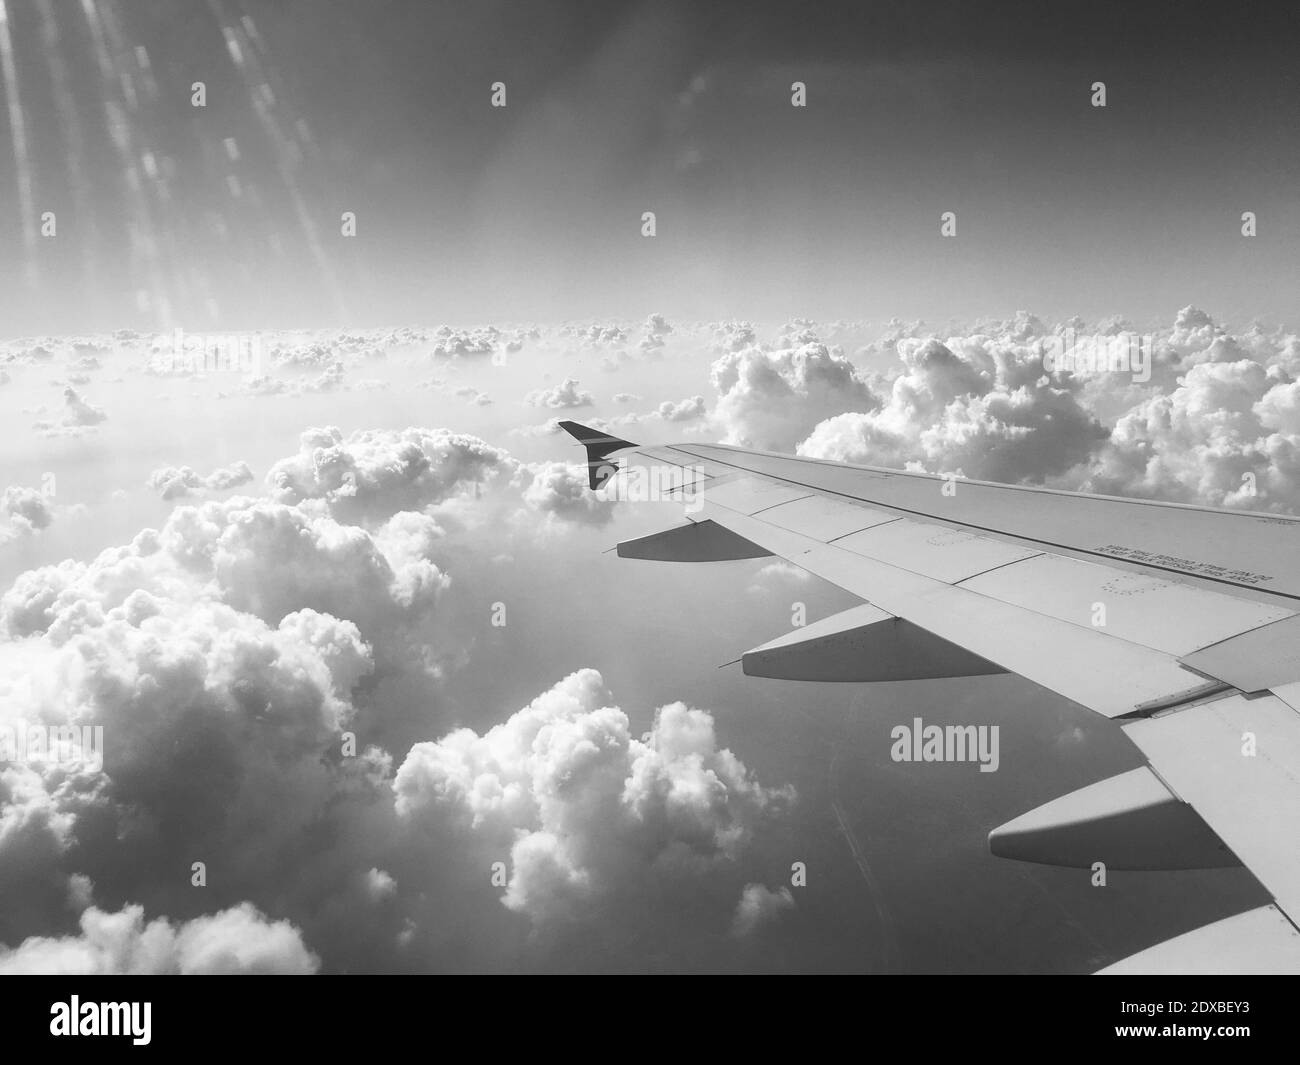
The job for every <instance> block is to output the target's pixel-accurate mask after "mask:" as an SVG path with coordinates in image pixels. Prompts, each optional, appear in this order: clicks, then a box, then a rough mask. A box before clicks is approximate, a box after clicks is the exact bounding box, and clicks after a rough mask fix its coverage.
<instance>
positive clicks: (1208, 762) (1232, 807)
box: [1124, 694, 1300, 916]
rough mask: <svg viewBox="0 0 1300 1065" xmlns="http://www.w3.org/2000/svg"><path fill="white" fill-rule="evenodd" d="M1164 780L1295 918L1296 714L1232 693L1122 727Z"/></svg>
mask: <svg viewBox="0 0 1300 1065" xmlns="http://www.w3.org/2000/svg"><path fill="white" fill-rule="evenodd" d="M1124 731H1125V732H1126V733H1127V734H1128V736H1129V738H1130V739H1131V740H1132V741H1133V742H1134V743H1136V744H1137V746H1138V748H1139V749H1140V750H1141V751H1142V753H1143V754H1145V755H1146V756H1147V760H1148V761H1150V763H1151V765H1152V767H1153V768H1154V769H1155V771H1156V772H1157V773H1159V774H1160V777H1161V779H1162V780H1164V782H1165V783H1166V784H1167V785H1168V786H1169V788H1170V789H1171V790H1173V791H1174V792H1175V793H1176V794H1177V795H1178V797H1179V798H1180V799H1182V800H1183V801H1184V802H1189V803H1191V804H1192V805H1193V806H1194V807H1196V811H1197V813H1199V814H1200V815H1201V817H1203V818H1204V819H1205V822H1206V823H1207V824H1208V825H1209V826H1210V827H1211V828H1212V829H1214V831H1215V832H1217V833H1218V834H1219V837H1220V838H1221V839H1222V840H1223V841H1224V843H1226V844H1227V845H1228V846H1229V847H1231V848H1232V850H1233V852H1234V853H1235V854H1236V855H1237V857H1238V858H1240V859H1241V861H1242V863H1243V864H1245V865H1247V866H1249V867H1250V870H1251V872H1252V873H1254V874H1255V876H1256V877H1258V878H1259V881H1260V883H1262V884H1263V885H1264V886H1265V887H1266V888H1267V889H1268V890H1269V892H1270V893H1271V894H1272V895H1273V897H1274V898H1275V899H1276V900H1277V903H1278V905H1279V906H1280V907H1281V908H1282V910H1283V911H1284V912H1285V913H1287V914H1289V915H1292V916H1297V915H1300V714H1297V713H1296V711H1295V710H1293V709H1292V708H1291V707H1290V706H1288V705H1287V704H1286V703H1284V702H1283V701H1282V700H1281V699H1279V698H1277V697H1276V696H1274V695H1267V696H1263V697H1261V698H1253V699H1252V698H1249V697H1247V696H1245V695H1240V694H1234V695H1229V696H1226V697H1224V698H1220V699H1215V700H1213V701H1212V702H1207V703H1202V704H1201V705H1199V706H1192V707H1188V708H1187V709H1183V710H1177V711H1174V712H1171V713H1168V714H1163V715H1160V716H1157V717H1153V718H1150V719H1147V720H1145V721H1135V722H1132V723H1130V724H1128V725H1126V726H1125V727H1124Z"/></svg>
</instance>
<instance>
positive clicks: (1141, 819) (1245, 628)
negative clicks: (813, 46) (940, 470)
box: [562, 422, 1300, 973]
mask: <svg viewBox="0 0 1300 1065" xmlns="http://www.w3.org/2000/svg"><path fill="white" fill-rule="evenodd" d="M562 425H563V427H564V428H565V429H566V430H567V431H569V432H570V433H571V434H572V435H573V436H575V438H577V439H578V440H579V441H580V442H582V443H584V444H585V445H586V446H587V449H588V459H589V463H588V465H589V468H590V469H591V471H592V472H591V484H592V487H593V488H595V487H597V486H599V485H605V486H606V490H609V489H610V488H614V489H616V488H617V485H618V484H619V481H618V480H611V478H613V477H614V474H615V473H616V471H618V470H619V469H620V468H623V476H624V479H625V480H630V479H631V478H632V477H633V475H634V474H640V475H642V476H643V479H644V480H645V482H646V483H647V484H649V485H652V486H653V485H658V486H659V489H660V491H659V492H658V493H657V494H658V496H659V497H667V498H679V499H681V501H682V502H683V503H684V504H686V512H687V514H686V517H687V521H686V523H685V524H683V525H679V526H677V527H675V528H670V529H668V530H665V531H664V532H661V533H656V534H654V535H652V536H647V537H641V538H639V539H637V540H631V541H627V542H624V543H621V544H619V545H618V553H619V555H620V556H622V557H625V558H629V557H630V558H643V559H658V560H665V561H681V562H706V561H722V560H726V559H736V558H755V557H762V556H776V557H779V558H782V559H785V560H786V561H787V562H790V563H792V564H793V565H795V566H799V567H801V568H802V569H805V570H807V571H808V572H810V573H813V574H815V575H817V576H818V577H821V578H823V579H825V580H828V581H830V582H832V583H833V584H836V585H838V586H839V587H841V588H844V589H845V590H847V591H849V592H851V593H852V594H853V595H855V596H857V597H858V598H860V599H862V600H863V601H864V603H863V605H861V606H857V607H853V608H852V609H850V610H847V611H844V612H843V613H841V614H838V615H835V616H834V617H831V618H827V619H824V620H822V621H820V622H817V623H815V624H811V625H808V626H806V627H805V628H801V629H796V630H795V631H793V632H791V633H788V634H786V635H784V636H780V637H778V638H776V639H774V640H772V641H770V642H769V643H766V644H763V645H762V646H760V647H756V648H753V649H752V650H750V651H748V652H746V653H745V655H744V656H743V658H742V660H741V663H742V668H743V670H744V672H745V673H746V674H748V675H750V676H759V677H776V678H781V679H787V680H822V681H864V682H865V681H883V680H908V679H920V678H930V677H954V676H976V675H981V674H988V673H999V672H1011V673H1017V674H1019V675H1021V676H1023V677H1025V678H1027V679H1029V680H1030V681H1033V682H1034V683H1036V684H1038V685H1041V686H1042V687H1044V688H1046V689H1048V690H1049V691H1052V692H1055V693H1056V694H1057V695H1060V696H1062V697H1064V698H1066V699H1069V700H1072V701H1073V702H1075V703H1078V704H1079V705H1081V706H1083V707H1085V708H1087V709H1088V710H1091V711H1093V712H1094V713H1098V714H1101V715H1103V716H1105V717H1108V718H1111V719H1113V720H1115V721H1116V722H1117V723H1118V724H1119V726H1120V727H1121V728H1123V729H1124V731H1125V732H1126V733H1127V735H1128V736H1129V738H1130V739H1132V741H1133V742H1134V743H1135V744H1136V745H1137V747H1138V748H1139V749H1140V750H1141V751H1142V753H1143V754H1144V755H1145V756H1146V759H1147V765H1146V766H1143V767H1141V768H1139V769H1137V770H1133V771H1130V772H1128V773H1122V774H1120V775H1118V776H1116V777H1112V778H1110V779H1108V780H1103V781H1099V782H1098V783H1095V784H1092V785H1090V786H1088V787H1085V788H1083V789H1081V790H1079V791H1076V792H1073V793H1071V794H1069V795H1065V796H1062V797H1061V798H1058V799H1055V800H1053V801H1052V802H1049V803H1047V804H1045V805H1043V806H1040V807H1038V808H1037V809H1035V810H1031V811H1029V812H1027V813H1025V814H1023V815H1021V816H1020V817H1017V818H1015V819H1014V820H1012V821H1010V822H1008V823H1007V824H1005V825H1002V826H1000V827H998V828H996V829H994V830H993V832H992V833H990V836H989V845H990V848H991V850H992V851H993V853H994V854H997V855H1000V856H1004V857H1008V858H1014V859H1018V860H1021V861H1030V862H1041V863H1046V864H1053V865H1063V866H1077V867H1083V868H1088V867H1090V866H1092V864H1093V863H1094V862H1098V861H1100V862H1104V863H1105V864H1106V867H1107V868H1109V869H1127V870H1148V869H1149V870H1156V869H1192V868H1209V867H1218V866H1231V865H1239V864H1240V865H1245V866H1246V867H1248V868H1249V869H1250V870H1251V872H1252V873H1253V874H1254V875H1255V876H1256V877H1257V878H1258V879H1259V881H1260V882H1261V883H1262V884H1263V885H1264V887H1265V888H1266V889H1267V890H1268V891H1269V893H1270V894H1271V895H1272V897H1273V900H1274V901H1273V903H1272V904H1270V905H1267V906H1263V907H1260V908H1258V909H1255V910H1251V911H1248V912H1246V913H1243V914H1238V915H1236V916H1234V917H1231V918H1228V919H1227V920H1225V921H1219V922H1216V923H1214V924H1211V925H1208V926H1206V927H1204V928H1200V929H1197V930H1195V931H1192V932H1189V933H1187V934H1186V935H1183V936H1180V937H1178V938H1176V939H1173V940H1169V941H1167V942H1166V943H1162V944H1157V945H1155V946H1153V947H1152V948H1150V949H1148V950H1145V951H1143V952H1141V953H1139V954H1137V955H1134V956H1132V957H1130V958H1127V959H1125V960H1123V961H1121V962H1119V963H1117V964H1116V965H1113V966H1110V967H1109V968H1108V969H1105V970H1103V972H1115V973H1133V972H1171V973H1175V972H1176V973H1189V972H1195V973H1202V972H1204V973H1236V972H1290V973H1296V972H1300V928H1298V927H1297V925H1300V520H1297V519H1293V518H1287V517H1280V516H1277V515H1272V514H1259V513H1251V512H1247V511H1239V510H1224V509H1218V508H1211V507H1197V506H1185V505H1179V504H1170V503H1159V502H1153V501H1145V500H1133V499H1120V498H1114V497H1106V496H1093V495H1084V494H1081V493H1074V492H1061V491H1055V490H1051V489H1044V488H1032V487H1023V486H1016V485H1002V484H992V483H988V482H979V481H970V480H963V479H956V478H945V477H937V476H933V475H929V474H921V473H909V472H901V471H898V470H888V469H879V468H876V467H871V466H858V465H850V464H845V463H838V462H829V461H824V460H819V459H808V458H796V457H792V456H789V455H780V454H775V453H771V452H763V451H753V450H748V449H745V448H738V447H731V446H727V445H721V444H699V443H684V444H672V445H667V446H656V447H637V446H636V445H634V444H632V443H631V442H629V441H626V440H621V439H619V438H617V437H613V436H611V435H609V434H607V433H603V432H601V431H599V430H594V429H589V428H587V427H585V426H580V425H577V424H576V423H573V422H565V423H562ZM627 449H633V450H630V451H629V450H627ZM616 453H617V458H611V456H612V455H615V454H616ZM620 462H623V463H626V464H627V465H626V467H625V468H624V467H620ZM606 482H609V484H606Z"/></svg>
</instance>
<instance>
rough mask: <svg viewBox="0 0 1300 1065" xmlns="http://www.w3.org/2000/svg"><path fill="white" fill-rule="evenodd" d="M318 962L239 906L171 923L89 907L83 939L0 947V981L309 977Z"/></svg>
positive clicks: (284, 932) (289, 929)
mask: <svg viewBox="0 0 1300 1065" xmlns="http://www.w3.org/2000/svg"><path fill="white" fill-rule="evenodd" d="M319 966H320V959H318V958H317V957H316V956H315V955H314V954H313V953H312V952H311V951H310V950H308V949H307V947H306V946H305V945H304V944H303V941H302V936H301V934H300V933H299V931H298V929H297V928H295V927H294V926H293V925H292V924H290V923H289V922H288V921H270V920H268V919H267V918H266V917H265V916H264V915H263V914H262V913H261V912H260V911H259V910H258V909H257V908H256V907H255V906H252V905H251V904H249V903H244V904H242V905H239V906H234V907H231V908H230V909H228V910H222V911H221V912H220V913H214V914H212V915H210V916H207V917H196V918H194V919H193V920H191V921H185V922H183V923H181V924H180V925H173V924H172V923H171V922H170V921H168V920H167V919H166V918H165V917H158V918H155V919H154V920H152V921H149V922H148V923H146V922H145V919H144V908H143V907H141V906H126V907H124V908H123V909H122V910H120V911H119V912H117V913H105V912H104V911H103V910H99V909H96V908H95V907H93V906H92V907H90V908H89V909H87V910H86V911H85V912H84V913H82V915H81V934H80V935H76V936H63V937H59V938H51V937H40V936H34V937H32V938H30V939H27V940H24V941H23V943H21V944H20V945H19V946H18V947H16V948H14V949H13V950H5V949H4V948H3V947H0V975H4V976H13V975H31V974H39V975H69V976H71V975H90V976H103V975H141V974H175V975H180V976H210V975H222V974H226V975H230V974H271V973H278V974H289V975H303V974H309V973H314V972H316V971H317V969H318V968H319Z"/></svg>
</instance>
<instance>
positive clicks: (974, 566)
mask: <svg viewBox="0 0 1300 1065" xmlns="http://www.w3.org/2000/svg"><path fill="white" fill-rule="evenodd" d="M835 546H836V547H841V548H843V549H844V550H846V551H852V552H854V553H855V554H859V555H866V556H867V557H868V558H874V559H876V560H877V561H879V562H887V563H889V564H890V565H891V566H898V567H900V568H902V569H905V570H910V571H911V572H913V573H920V574H923V575H924V576H926V577H933V578H934V579H935V580H938V581H943V582H944V583H945V584H955V583H956V582H957V581H960V580H964V579H965V578H967V577H972V576H974V575H975V574H977V573H983V572H984V571H985V570H990V569H993V568H994V567H997V566H1005V565H1007V564H1008V563H1011V562H1016V561H1019V560H1020V559H1025V558H1029V557H1031V556H1032V555H1034V554H1035V553H1036V552H1034V551H1033V550H1028V549H1026V548H1023V547H1016V546H1015V545H1014V544H1008V543H1003V542H1002V541H1000V540H993V539H990V538H989V537H987V536H979V535H977V534H976V533H972V532H967V531H965V530H963V529H950V528H948V527H946V526H943V525H931V524H930V523H929V522H920V521H913V520H911V519H910V518H909V519H907V520H904V521H893V522H889V523H887V524H884V525H878V526H876V527H875V528H873V529H865V530H863V531H862V532H858V533H852V534H850V535H849V536H845V537H843V538H842V539H839V540H836V541H835Z"/></svg>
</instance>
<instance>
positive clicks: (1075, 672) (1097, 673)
mask: <svg viewBox="0 0 1300 1065" xmlns="http://www.w3.org/2000/svg"><path fill="white" fill-rule="evenodd" d="M704 514H705V515H706V516H708V517H711V518H713V520H715V521H717V522H718V523H719V524H721V525H725V526H726V527H727V528H729V529H731V530H732V531H734V532H736V533H739V534H740V535H741V536H743V537H744V538H745V539H747V540H750V541H752V542H753V543H756V544H760V545H761V546H763V547H765V548H767V549H768V550H769V551H771V552H772V553H773V554H774V555H779V556H780V557H782V558H784V559H786V560H788V561H790V562H793V563H794V564H795V565H798V566H801V567H803V568H804V569H806V570H808V571H809V572H810V573H814V574H816V575H817V576H819V577H822V578H824V579H826V580H828V581H830V582H831V583H833V584H837V585H839V586H840V587H841V588H844V589H845V590H846V591H849V592H852V593H853V594H854V595H856V596H858V597H859V598H861V599H866V600H869V601H870V602H872V603H874V604H875V605H876V606H878V607H880V608H881V609H883V610H887V611H889V613H891V614H895V615H897V616H898V617H901V618H906V619H907V620H908V621H911V622H913V623H914V624H917V625H920V626H921V627H922V628H923V629H926V630H928V631H930V632H933V633H934V634H935V635H937V636H941V637H943V638H944V639H945V640H949V641H951V642H952V643H955V644H958V645H959V646H961V647H965V648H966V649H967V650H969V651H971V652H973V653H974V654H976V655H979V656H980V657H981V658H986V659H988V660H989V661H990V662H994V663H996V664H997V665H999V666H1001V667H1002V668H1003V669H1006V670H1008V671H1010V672H1012V673H1018V674H1020V675H1021V676H1023V677H1026V678H1028V679H1029V680H1031V681H1033V682H1034V683H1036V684H1041V685H1042V686H1043V687H1044V688H1047V689H1048V690H1049V691H1054V692H1056V693H1057V694H1059V695H1063V696H1064V697H1065V698H1067V699H1072V700H1074V701H1075V702H1077V703H1079V704H1080V705H1082V706H1085V707H1087V708H1088V709H1090V710H1093V711H1095V712H1097V713H1099V714H1103V715H1104V716H1106V717H1118V716H1119V715H1121V714H1127V713H1129V712H1131V711H1132V710H1133V709H1134V708H1135V707H1136V706H1138V705H1140V704H1142V703H1145V702H1149V701H1153V700H1157V699H1166V698H1175V697H1180V696H1183V695H1187V694H1190V693H1191V692H1193V691H1195V690H1197V689H1199V688H1202V687H1204V686H1205V683H1206V682H1205V680H1204V678H1202V677H1199V676H1197V675H1196V674H1194V673H1191V672H1190V671H1188V670H1185V669H1182V668H1181V667H1180V666H1179V665H1178V664H1177V662H1176V661H1175V660H1174V659H1173V658H1172V657H1170V656H1169V655H1166V654H1164V653H1163V652H1160V651H1154V650H1151V649H1149V648H1145V647H1139V646H1138V645H1136V644H1132V643H1128V642H1126V641H1124V640H1118V639H1115V638H1114V637H1112V636H1106V635H1104V634H1102V633H1100V632H1098V631H1096V630H1094V629H1084V628H1081V627H1079V626H1077V625H1071V624H1069V623H1067V622H1064V621H1059V620H1057V619H1055V618H1049V617H1044V616H1043V615H1041V614H1035V613H1033V612H1032V611H1028V610H1025V609H1023V608H1021V607H1016V606H1012V605H1011V604H1009V603H1003V602H1000V601H999V600H996V599H991V598H989V597H988V596H983V595H979V594H977V593H976V592H972V591H969V590H967V589H965V588H962V587H960V586H954V585H948V584H944V583H942V582H940V581H938V580H935V579H933V578H931V577H925V576H922V575H920V574H917V573H912V572H909V571H908V570H904V569H901V568H899V567H898V566H893V565H889V564H887V563H884V562H879V561H876V560H874V559H870V558H867V557H865V556H863V555H858V554H855V553H854V552H851V551H846V550H844V549H843V548H842V547H840V544H842V543H843V542H844V541H842V540H837V541H836V542H835V543H833V544H821V543H819V542H818V541H816V540H813V539H811V538H810V537H807V536H801V535H800V534H798V533H793V532H790V531H788V530H786V529H779V528H777V527H776V526H774V525H771V524H768V523H766V522H764V521H763V520H762V515H759V516H758V517H750V516H747V515H744V514H739V513H736V512H735V511H730V510H727V509H725V508H723V507H720V506H717V505H715V504H712V503H710V502H706V503H705V506H704ZM882 528H889V526H882Z"/></svg>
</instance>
